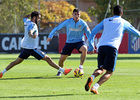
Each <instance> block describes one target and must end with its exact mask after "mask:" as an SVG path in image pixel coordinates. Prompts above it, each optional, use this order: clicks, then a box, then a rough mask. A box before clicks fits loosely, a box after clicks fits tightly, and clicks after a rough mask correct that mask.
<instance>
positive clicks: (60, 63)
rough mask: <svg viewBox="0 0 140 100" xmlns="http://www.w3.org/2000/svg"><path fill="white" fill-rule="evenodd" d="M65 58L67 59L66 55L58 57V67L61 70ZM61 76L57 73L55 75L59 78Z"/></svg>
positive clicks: (60, 73)
mask: <svg viewBox="0 0 140 100" xmlns="http://www.w3.org/2000/svg"><path fill="white" fill-rule="evenodd" d="M67 57H68V55H62V54H61V57H60V59H59V66H60V67H61V68H63V66H64V61H65V60H66V59H67ZM61 75H62V72H60V71H58V73H57V75H56V76H61Z"/></svg>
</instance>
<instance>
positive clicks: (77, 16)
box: [72, 8, 80, 22]
mask: <svg viewBox="0 0 140 100" xmlns="http://www.w3.org/2000/svg"><path fill="white" fill-rule="evenodd" d="M72 15H73V19H74V21H76V22H77V21H79V19H80V10H79V9H78V8H75V9H74V10H73V14H72Z"/></svg>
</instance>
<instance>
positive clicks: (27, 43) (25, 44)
mask: <svg viewBox="0 0 140 100" xmlns="http://www.w3.org/2000/svg"><path fill="white" fill-rule="evenodd" d="M23 21H24V37H23V39H22V41H21V47H22V48H25V49H35V48H37V46H38V28H37V25H36V23H34V22H32V21H30V19H28V18H24V19H23ZM30 30H33V31H34V32H36V34H37V37H36V38H35V39H33V38H31V37H30V36H29V31H30Z"/></svg>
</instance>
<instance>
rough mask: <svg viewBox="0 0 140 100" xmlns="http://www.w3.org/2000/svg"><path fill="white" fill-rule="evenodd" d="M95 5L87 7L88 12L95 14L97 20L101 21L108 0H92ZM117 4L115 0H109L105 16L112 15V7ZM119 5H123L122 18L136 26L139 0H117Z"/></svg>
mask: <svg viewBox="0 0 140 100" xmlns="http://www.w3.org/2000/svg"><path fill="white" fill-rule="evenodd" d="M93 1H95V3H96V4H97V7H93V6H91V7H89V8H88V13H89V14H90V15H91V16H97V18H98V21H99V22H100V21H102V20H103V19H104V17H105V13H106V10H107V7H108V3H109V0H93ZM115 5H117V0H111V3H110V5H109V10H108V14H107V16H106V17H110V16H113V7H114V6H115ZM119 5H121V6H122V7H123V10H124V14H123V16H122V17H123V18H124V19H126V20H128V21H129V22H130V23H131V24H133V25H134V26H137V24H138V22H139V21H140V0H119Z"/></svg>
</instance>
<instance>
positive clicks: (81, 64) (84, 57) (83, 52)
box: [79, 45, 87, 69]
mask: <svg viewBox="0 0 140 100" xmlns="http://www.w3.org/2000/svg"><path fill="white" fill-rule="evenodd" d="M79 51H81V52H82V54H81V58H80V66H79V68H81V69H82V68H83V64H84V61H85V59H86V56H87V46H86V45H83V46H81V48H80V49H79Z"/></svg>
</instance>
